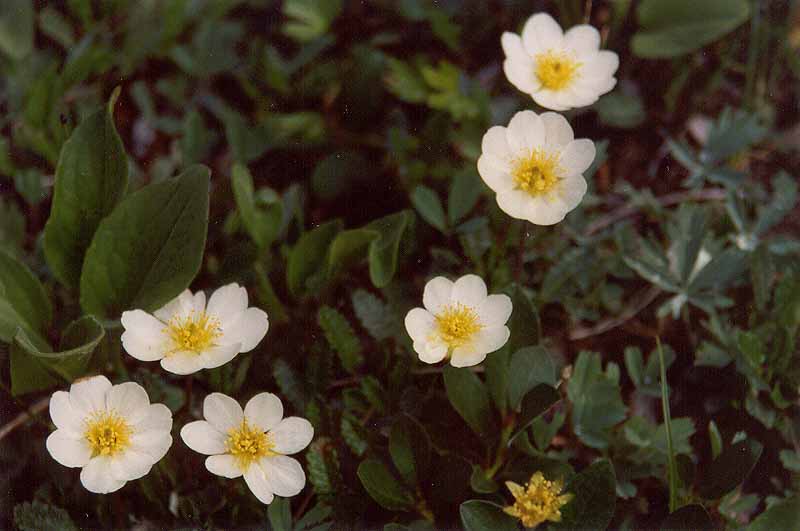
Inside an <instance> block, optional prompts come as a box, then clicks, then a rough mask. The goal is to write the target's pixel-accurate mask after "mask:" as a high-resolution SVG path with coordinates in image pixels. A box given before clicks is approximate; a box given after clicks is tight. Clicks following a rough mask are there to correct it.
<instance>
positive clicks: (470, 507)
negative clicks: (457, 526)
mask: <svg viewBox="0 0 800 531" xmlns="http://www.w3.org/2000/svg"><path fill="white" fill-rule="evenodd" d="M458 512H459V513H460V514H461V523H462V524H464V529H466V531H517V530H518V529H519V526H518V525H517V520H516V519H515V518H513V517H512V516H510V515H507V514H506V513H504V512H503V508H502V507H500V506H499V505H497V504H494V503H492V502H488V501H484V500H469V501H465V502H464V503H462V504H461V507H460V508H459V510H458Z"/></svg>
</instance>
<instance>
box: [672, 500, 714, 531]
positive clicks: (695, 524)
mask: <svg viewBox="0 0 800 531" xmlns="http://www.w3.org/2000/svg"><path fill="white" fill-rule="evenodd" d="M660 529H662V530H663V531H683V530H685V531H694V530H697V529H714V525H713V524H712V523H711V518H710V517H709V516H708V512H706V510H705V509H704V508H703V506H702V505H698V504H696V503H695V504H692V505H684V506H683V507H681V508H680V509H678V510H677V511H674V512H672V513H670V515H669V516H667V518H666V519H665V520H664V521H663V522H661V528H660Z"/></svg>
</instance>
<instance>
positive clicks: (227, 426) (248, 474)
mask: <svg viewBox="0 0 800 531" xmlns="http://www.w3.org/2000/svg"><path fill="white" fill-rule="evenodd" d="M203 417H205V419H206V420H198V421H195V422H190V423H189V424H187V425H186V426H184V427H183V429H181V438H182V439H183V442H185V443H186V445H187V446H188V447H189V448H191V449H192V450H194V451H195V452H199V453H201V454H206V455H208V456H210V457H208V458H206V468H207V469H208V471H209V472H211V473H212V474H216V475H218V476H222V477H226V478H238V477H239V476H242V475H244V481H245V483H247V486H248V487H249V488H250V490H251V491H252V492H253V494H255V495H256V498H258V499H259V500H260V501H261V502H262V503H271V502H272V498H273V497H274V495H276V494H277V495H278V496H283V497H289V496H294V495H296V494H298V493H299V492H300V491H301V490H303V487H304V486H305V484H306V475H305V472H303V468H302V467H301V466H300V463H299V462H298V461H297V460H296V459H293V458H291V457H287V456H288V455H290V454H296V453H297V452H299V451H300V450H302V449H303V448H305V447H306V446H308V443H310V442H311V439H312V438H313V437H314V428H313V427H312V426H311V423H310V422H308V421H307V420H306V419H303V418H300V417H286V418H283V404H281V400H280V399H279V398H278V397H277V396H275V395H273V394H272V393H259V394H257V395H256V396H254V397H253V398H251V399H250V401H249V402H247V404H246V405H245V406H244V411H242V407H241V406H240V405H239V403H238V402H237V401H236V400H234V399H233V398H231V397H229V396H227V395H224V394H222V393H211V394H210V395H208V396H207V397H206V398H205V400H204V401H203Z"/></svg>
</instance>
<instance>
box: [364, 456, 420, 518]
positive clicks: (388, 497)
mask: <svg viewBox="0 0 800 531" xmlns="http://www.w3.org/2000/svg"><path fill="white" fill-rule="evenodd" d="M356 473H357V475H358V479H360V480H361V484H362V485H364V488H365V489H366V491H367V493H368V494H369V495H370V496H371V497H372V499H373V500H375V501H376V502H378V504H380V505H381V506H382V507H385V508H386V509H389V510H390V511H408V510H410V509H411V508H412V507H413V506H414V497H413V496H412V495H411V493H410V492H408V491H407V490H406V489H404V488H403V487H402V486H401V485H400V483H399V482H398V481H397V479H395V477H394V476H393V475H392V473H391V472H389V469H388V468H386V465H384V464H383V463H381V462H380V461H378V460H376V459H367V460H365V461H362V462H361V464H360V465H358V470H357V472H356Z"/></svg>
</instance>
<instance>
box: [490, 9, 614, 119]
mask: <svg viewBox="0 0 800 531" xmlns="http://www.w3.org/2000/svg"><path fill="white" fill-rule="evenodd" d="M500 43H501V44H502V46H503V52H505V55H506V60H505V62H504V63H503V71H504V72H505V74H506V77H507V78H508V80H509V81H510V82H511V84H512V85H514V86H515V87H517V88H518V89H519V90H521V91H522V92H525V93H526V94H530V95H531V97H532V98H533V100H534V101H535V102H536V103H538V104H539V105H541V106H542V107H545V108H547V109H552V110H554V111H566V110H567V109H573V108H576V107H585V106H587V105H591V104H593V103H594V102H596V101H597V99H598V98H599V97H600V96H602V95H603V94H605V93H606V92H609V91H610V90H611V89H613V88H614V85H616V83H617V79H616V78H615V77H614V74H615V73H616V71H617V68H618V67H619V57H618V56H617V54H616V53H614V52H611V51H608V50H600V49H599V48H600V33H599V32H598V31H597V30H596V29H595V28H593V27H592V26H589V25H586V24H582V25H579V26H574V27H572V28H570V29H569V30H568V31H567V32H566V33H564V31H563V30H562V29H561V26H559V25H558V22H556V21H555V20H553V17H551V16H550V15H548V14H547V13H537V14H535V15H533V16H532V17H530V18H529V19H528V21H527V22H525V26H524V27H523V28H522V35H517V34H516V33H510V32H505V33H503V36H502V38H501V39H500Z"/></svg>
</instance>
